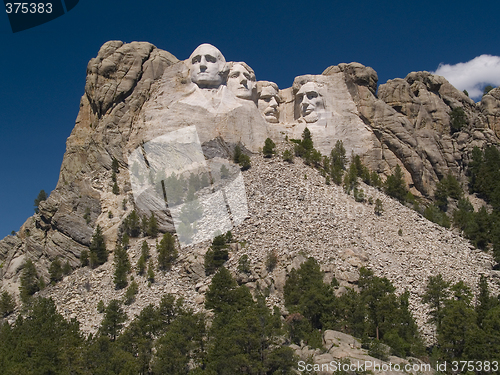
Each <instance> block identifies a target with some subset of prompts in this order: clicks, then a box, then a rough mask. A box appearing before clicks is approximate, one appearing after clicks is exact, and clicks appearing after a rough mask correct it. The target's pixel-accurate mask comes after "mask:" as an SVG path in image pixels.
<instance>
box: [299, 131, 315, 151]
mask: <svg viewBox="0 0 500 375" xmlns="http://www.w3.org/2000/svg"><path fill="white" fill-rule="evenodd" d="M301 146H302V147H303V148H304V149H305V150H306V151H307V152H309V151H312V149H313V148H314V144H313V140H312V135H311V131H310V130H309V129H308V128H305V129H304V131H303V132H302V142H301Z"/></svg>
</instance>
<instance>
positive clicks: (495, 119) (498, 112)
mask: <svg viewBox="0 0 500 375" xmlns="http://www.w3.org/2000/svg"><path fill="white" fill-rule="evenodd" d="M480 108H481V112H482V114H483V115H484V116H485V117H486V121H487V123H488V128H489V129H491V130H493V131H494V132H495V135H496V136H497V137H498V138H500V88H499V87H497V88H496V89H493V90H491V91H490V92H489V93H487V94H486V95H484V96H483V98H482V99H481V105H480Z"/></svg>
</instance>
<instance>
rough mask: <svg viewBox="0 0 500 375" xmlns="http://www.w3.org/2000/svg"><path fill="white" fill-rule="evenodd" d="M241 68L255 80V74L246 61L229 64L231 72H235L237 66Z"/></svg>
mask: <svg viewBox="0 0 500 375" xmlns="http://www.w3.org/2000/svg"><path fill="white" fill-rule="evenodd" d="M238 65H239V66H241V67H243V68H244V69H245V70H246V71H247V72H248V73H250V74H251V75H252V78H253V79H254V80H255V72H254V70H253V69H252V68H250V66H249V65H248V64H247V63H246V62H244V61H236V62H234V61H231V62H229V63H228V68H229V71H231V70H235V69H236V68H237V66H238Z"/></svg>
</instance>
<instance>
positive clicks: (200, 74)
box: [189, 44, 226, 89]
mask: <svg viewBox="0 0 500 375" xmlns="http://www.w3.org/2000/svg"><path fill="white" fill-rule="evenodd" d="M225 65H226V59H224V56H223V55H222V53H221V52H220V51H219V50H218V49H217V48H215V47H214V46H212V45H211V44H202V45H200V46H199V47H198V48H196V49H195V50H194V52H193V53H192V54H191V56H190V57H189V67H190V74H191V81H193V82H194V83H196V84H197V85H198V87H199V88H201V89H216V88H218V87H219V86H220V85H221V84H222V82H223V73H224V66H225Z"/></svg>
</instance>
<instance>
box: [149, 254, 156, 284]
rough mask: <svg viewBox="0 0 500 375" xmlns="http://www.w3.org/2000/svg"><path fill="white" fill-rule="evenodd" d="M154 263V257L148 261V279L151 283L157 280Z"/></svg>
mask: <svg viewBox="0 0 500 375" xmlns="http://www.w3.org/2000/svg"><path fill="white" fill-rule="evenodd" d="M154 268H155V267H154V264H153V259H150V260H149V263H148V281H149V282H150V283H154V282H155V271H154Z"/></svg>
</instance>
